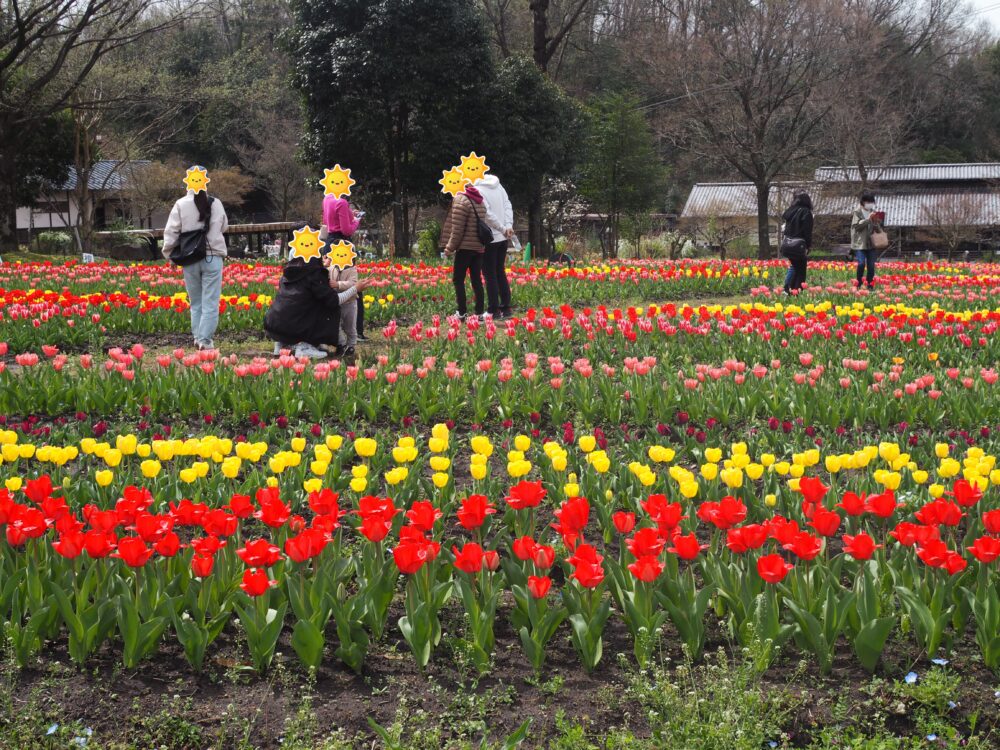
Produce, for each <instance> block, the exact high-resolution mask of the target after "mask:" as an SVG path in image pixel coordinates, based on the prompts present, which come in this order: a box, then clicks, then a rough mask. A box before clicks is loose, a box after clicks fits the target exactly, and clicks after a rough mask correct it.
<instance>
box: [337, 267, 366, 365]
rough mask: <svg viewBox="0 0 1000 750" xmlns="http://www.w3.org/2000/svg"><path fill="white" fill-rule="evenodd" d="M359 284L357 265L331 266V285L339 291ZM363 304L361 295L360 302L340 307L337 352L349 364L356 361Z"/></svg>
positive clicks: (344, 290) (359, 296)
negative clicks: (359, 311)
mask: <svg viewBox="0 0 1000 750" xmlns="http://www.w3.org/2000/svg"><path fill="white" fill-rule="evenodd" d="M357 285H358V269H357V266H353V265H352V266H348V267H347V268H344V269H343V270H341V269H339V268H334V267H333V266H330V286H331V287H333V289H335V290H336V291H338V292H346V291H347V290H348V289H353V288H354V287H356V286H357ZM360 306H361V295H358V304H348V305H344V306H343V307H341V308H340V340H339V343H338V346H337V354H338V355H339V356H342V357H343V358H344V360H345V361H346V362H347V363H348V364H353V363H354V357H355V352H354V347H355V346H357V343H358V327H357V318H358V308H359V307H360Z"/></svg>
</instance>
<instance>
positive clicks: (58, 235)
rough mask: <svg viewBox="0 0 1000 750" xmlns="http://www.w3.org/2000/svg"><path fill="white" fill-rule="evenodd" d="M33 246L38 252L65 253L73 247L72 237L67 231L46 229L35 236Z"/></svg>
mask: <svg viewBox="0 0 1000 750" xmlns="http://www.w3.org/2000/svg"><path fill="white" fill-rule="evenodd" d="M35 246H36V248H37V249H38V252H40V253H47V254H49V255H65V254H67V253H68V252H69V251H70V250H71V249H72V247H73V237H72V236H71V235H70V234H69V232H59V231H47V232H39V233H38V234H37V235H36V236H35Z"/></svg>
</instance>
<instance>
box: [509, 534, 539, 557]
mask: <svg viewBox="0 0 1000 750" xmlns="http://www.w3.org/2000/svg"><path fill="white" fill-rule="evenodd" d="M510 548H511V551H513V553H514V557H516V558H517V559H518V560H521V561H522V562H525V561H527V560H531V559H532V558H533V557H534V556H535V550H536V549H538V542H536V541H535V540H534V539H532V538H531V537H530V536H522V537H519V538H517V539H515V540H514V542H513V543H512V544H511V545H510Z"/></svg>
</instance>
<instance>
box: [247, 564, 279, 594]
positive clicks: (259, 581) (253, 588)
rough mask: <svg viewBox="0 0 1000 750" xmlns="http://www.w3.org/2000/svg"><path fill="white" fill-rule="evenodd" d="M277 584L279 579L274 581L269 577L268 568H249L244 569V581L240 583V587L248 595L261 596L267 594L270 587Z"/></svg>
mask: <svg viewBox="0 0 1000 750" xmlns="http://www.w3.org/2000/svg"><path fill="white" fill-rule="evenodd" d="M277 585H278V582H277V581H272V580H271V579H270V578H268V577H267V571H266V570H263V569H257V570H254V569H252V568H247V569H246V570H244V571H243V582H242V583H241V584H240V588H241V589H243V590H244V591H245V592H246V593H247V595H248V596H261V595H263V594H266V593H267V590H268V589H269V588H271V587H272V586H277Z"/></svg>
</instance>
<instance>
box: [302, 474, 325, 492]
mask: <svg viewBox="0 0 1000 750" xmlns="http://www.w3.org/2000/svg"><path fill="white" fill-rule="evenodd" d="M302 489H304V490H305V491H306V492H319V491H320V490H321V489H323V480H321V479H319V478H317V477H310V478H309V479H307V480H305V481H304V482H303V483H302Z"/></svg>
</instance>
